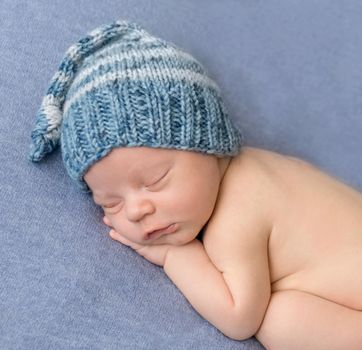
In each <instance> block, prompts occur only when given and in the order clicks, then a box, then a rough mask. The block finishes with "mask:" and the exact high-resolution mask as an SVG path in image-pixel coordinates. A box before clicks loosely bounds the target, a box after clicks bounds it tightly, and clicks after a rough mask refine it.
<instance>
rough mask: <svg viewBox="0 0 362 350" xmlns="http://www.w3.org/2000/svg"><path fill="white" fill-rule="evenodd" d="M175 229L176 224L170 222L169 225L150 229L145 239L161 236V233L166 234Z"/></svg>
mask: <svg viewBox="0 0 362 350" xmlns="http://www.w3.org/2000/svg"><path fill="white" fill-rule="evenodd" d="M176 229H177V225H176V224H171V225H169V226H166V227H163V228H161V229H158V230H155V231H152V232H148V233H147V235H146V240H149V239H157V238H158V237H160V236H162V235H166V234H170V233H173V232H175V231H176Z"/></svg>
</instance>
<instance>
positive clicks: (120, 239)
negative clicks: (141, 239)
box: [109, 230, 142, 249]
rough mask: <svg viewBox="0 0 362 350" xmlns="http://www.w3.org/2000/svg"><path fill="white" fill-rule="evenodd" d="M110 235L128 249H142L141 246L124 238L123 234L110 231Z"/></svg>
mask: <svg viewBox="0 0 362 350" xmlns="http://www.w3.org/2000/svg"><path fill="white" fill-rule="evenodd" d="M109 235H110V237H111V238H112V239H114V240H115V241H118V242H120V243H122V244H124V245H126V246H128V247H131V248H132V249H139V248H140V247H142V246H141V245H139V244H137V243H134V242H131V241H130V240H129V239H127V238H125V237H123V236H122V235H121V234H119V233H118V232H117V231H115V230H110V231H109Z"/></svg>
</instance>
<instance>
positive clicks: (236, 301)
mask: <svg viewBox="0 0 362 350" xmlns="http://www.w3.org/2000/svg"><path fill="white" fill-rule="evenodd" d="M255 233H256V234H258V232H255ZM231 243H234V244H235V243H236V242H235V241H234V242H231ZM226 245H228V244H226ZM224 247H225V244H224ZM224 247H223V246H220V249H223V248H224ZM244 248H245V250H242V252H241V253H240V254H238V255H235V254H233V253H234V252H233V249H230V251H229V254H226V255H228V260H226V259H223V260H222V261H223V262H221V260H220V259H219V261H220V266H222V270H221V272H220V270H219V269H218V268H217V267H216V266H215V265H214V263H213V262H212V261H211V259H210V257H209V256H208V254H207V253H206V251H205V248H204V246H203V244H202V243H201V242H199V241H197V240H194V241H192V242H191V243H189V244H186V245H183V246H175V247H173V248H171V249H170V250H169V251H168V253H167V257H166V261H165V265H164V271H165V273H166V274H167V275H168V276H169V278H170V279H171V280H172V281H173V282H174V283H175V285H176V286H177V287H178V288H179V289H180V290H181V292H182V293H183V294H184V296H185V297H186V298H187V299H188V301H189V302H190V303H191V305H192V306H193V307H194V308H195V310H196V311H197V312H199V313H200V314H201V315H202V316H203V317H204V318H205V319H206V320H208V321H209V322H210V323H211V324H213V325H214V326H215V327H216V328H218V329H219V330H220V331H221V332H222V333H224V334H225V335H226V336H228V337H230V338H232V339H236V340H243V339H247V338H250V337H251V336H253V335H254V334H255V333H256V332H257V330H258V328H259V326H260V324H261V322H262V319H263V317H264V314H265V310H266V307H267V305H268V302H269V298H270V282H269V270H268V258H267V254H266V252H265V250H266V246H265V244H264V243H261V241H259V242H257V243H256V244H250V245H247V244H244ZM222 255H223V254H220V255H219V256H222ZM226 255H225V256H226Z"/></svg>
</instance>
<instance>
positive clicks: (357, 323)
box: [255, 290, 362, 350]
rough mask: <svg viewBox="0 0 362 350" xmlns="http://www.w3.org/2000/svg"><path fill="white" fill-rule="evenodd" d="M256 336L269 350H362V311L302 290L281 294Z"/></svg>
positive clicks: (274, 296)
mask: <svg viewBox="0 0 362 350" xmlns="http://www.w3.org/2000/svg"><path fill="white" fill-rule="evenodd" d="M255 336H256V338H257V339H258V340H259V341H260V342H261V343H262V344H263V345H264V346H265V348H266V349H267V350H291V349H293V350H316V349H318V350H342V349H343V350H344V349H348V350H361V349H362V311H356V310H353V309H349V308H347V307H345V306H342V305H339V304H336V303H333V302H331V301H328V300H326V299H323V298H320V297H318V296H315V295H312V294H309V293H305V292H302V291H297V290H285V291H279V292H275V293H273V294H272V295H271V298H270V302H269V306H268V308H267V311H266V313H265V317H264V320H263V323H262V325H261V326H260V328H259V330H258V332H257V333H256V335H255Z"/></svg>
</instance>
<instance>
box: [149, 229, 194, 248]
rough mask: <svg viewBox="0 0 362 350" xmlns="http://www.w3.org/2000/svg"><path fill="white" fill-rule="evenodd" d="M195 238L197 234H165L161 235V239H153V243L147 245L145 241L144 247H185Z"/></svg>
mask: <svg viewBox="0 0 362 350" xmlns="http://www.w3.org/2000/svg"><path fill="white" fill-rule="evenodd" d="M196 237H197V233H195V234H192V233H190V232H186V233H185V232H182V231H181V232H177V231H176V232H175V233H171V234H168V235H167V234H166V235H163V236H161V237H158V238H157V239H155V240H154V241H151V242H149V243H147V241H146V242H145V244H146V245H162V244H170V245H174V246H181V245H185V244H187V243H190V242H191V241H193V240H194V239H195V238H196Z"/></svg>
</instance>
